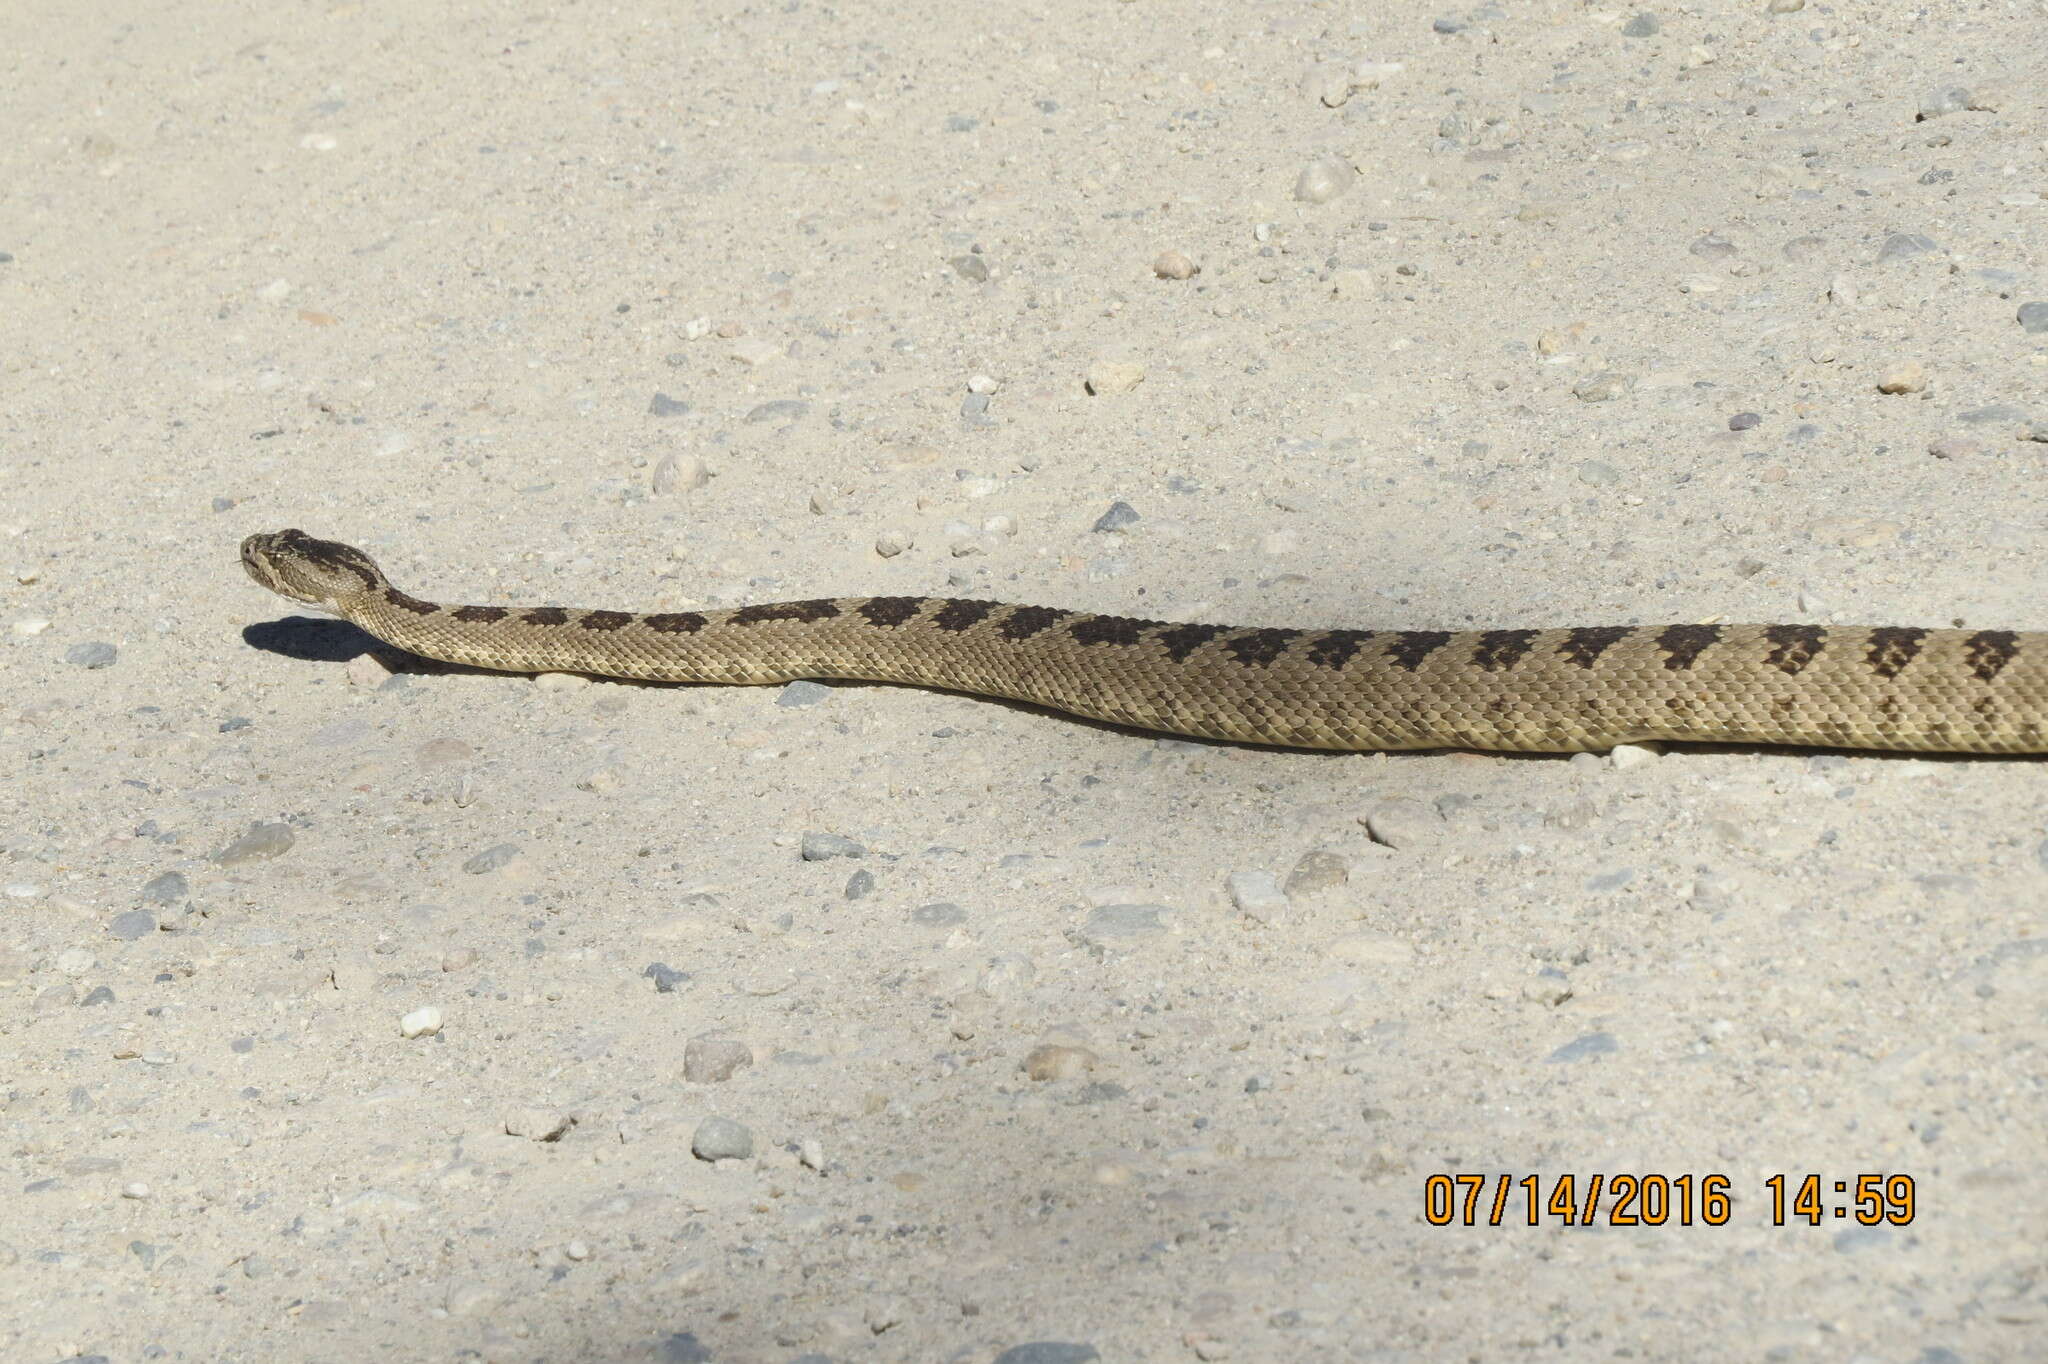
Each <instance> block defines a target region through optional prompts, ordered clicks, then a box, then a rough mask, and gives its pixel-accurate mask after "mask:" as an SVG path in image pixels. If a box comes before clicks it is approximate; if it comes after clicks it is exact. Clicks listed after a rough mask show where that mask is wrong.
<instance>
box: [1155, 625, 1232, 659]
mask: <svg viewBox="0 0 2048 1364" xmlns="http://www.w3.org/2000/svg"><path fill="white" fill-rule="evenodd" d="M1225 628H1226V627H1224V626H1221V625H1175V626H1170V627H1168V628H1167V629H1164V630H1161V631H1160V632H1159V634H1158V635H1157V637H1156V638H1157V639H1158V641H1159V645H1160V647H1161V648H1163V649H1165V650H1166V656H1167V657H1168V658H1170V659H1172V660H1173V661H1174V662H1176V663H1185V662H1187V659H1188V655H1189V654H1192V653H1193V652H1194V651H1195V650H1197V649H1199V648H1201V647H1202V646H1203V645H1204V644H1207V643H1208V642H1209V641H1210V640H1212V639H1214V638H1216V636H1218V635H1220V634H1222V633H1223V632H1224V630H1225Z"/></svg>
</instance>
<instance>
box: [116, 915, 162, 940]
mask: <svg viewBox="0 0 2048 1364" xmlns="http://www.w3.org/2000/svg"><path fill="white" fill-rule="evenodd" d="M107 932H109V933H111V934H113V935H114V936H115V937H116V938H119V939H120V940H121V941H122V942H134V941H135V940H136V939H137V938H145V937H148V936H149V935H150V934H152V933H154V932H156V915H154V914H152V913H150V912H149V911H148V910H146V909H131V910H129V911H128V912H127V913H125V914H116V915H115V916H114V921H113V922H112V923H110V924H108V925H107Z"/></svg>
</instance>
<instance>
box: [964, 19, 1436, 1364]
mask: <svg viewBox="0 0 2048 1364" xmlns="http://www.w3.org/2000/svg"><path fill="white" fill-rule="evenodd" d="M1437 22H1438V23H1442V22H1443V21H1442V20H1438V21H1437ZM1101 1358H1102V1352H1101V1351H1099V1350H1097V1349H1096V1348H1095V1347H1094V1346H1093V1345H1073V1344H1069V1343H1068V1342H1066V1341H1064V1340H1033V1341H1027V1342H1025V1343H1024V1344H1022V1345H1012V1346H1011V1347H1010V1348H1009V1349H1007V1350H1005V1351H1003V1352H1002V1353H1001V1354H999V1355H997V1356H996V1359H995V1364H1095V1361H1096V1360H1098V1359H1101Z"/></svg>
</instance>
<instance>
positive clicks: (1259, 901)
mask: <svg viewBox="0 0 2048 1364" xmlns="http://www.w3.org/2000/svg"><path fill="white" fill-rule="evenodd" d="M1228 884H1229V888H1230V902H1231V903H1232V904H1234V905H1236V906H1237V908H1238V911H1239V912H1240V913H1242V914H1244V915H1245V916H1246V917H1247V918H1251V919H1256V920H1258V921H1259V922H1260V923H1266V924H1269V923H1273V922H1275V921H1277V920H1278V919H1280V918H1281V917H1282V916H1283V915H1285V914H1286V913H1287V908H1288V906H1287V895H1286V892H1284V891H1282V890H1281V889H1280V883H1279V881H1277V880H1276V879H1274V876H1273V873H1271V872H1269V871H1234V872H1232V873H1230V879H1229V882H1228Z"/></svg>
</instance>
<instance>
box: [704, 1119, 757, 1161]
mask: <svg viewBox="0 0 2048 1364" xmlns="http://www.w3.org/2000/svg"><path fill="white" fill-rule="evenodd" d="M690 1153H691V1154H692V1155H694V1156H696V1157H697V1159H699V1160H745V1159H746V1158H747V1157H748V1156H751V1155H753V1154H754V1134H753V1133H752V1132H749V1131H748V1130H747V1129H746V1128H745V1127H743V1126H741V1125H740V1124H739V1123H736V1122H734V1121H733V1120H732V1119H731V1118H706V1119H705V1120H704V1121H702V1122H700V1123H698V1124H697V1131H696V1132H695V1134H693V1135H692V1136H691V1138H690Z"/></svg>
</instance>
